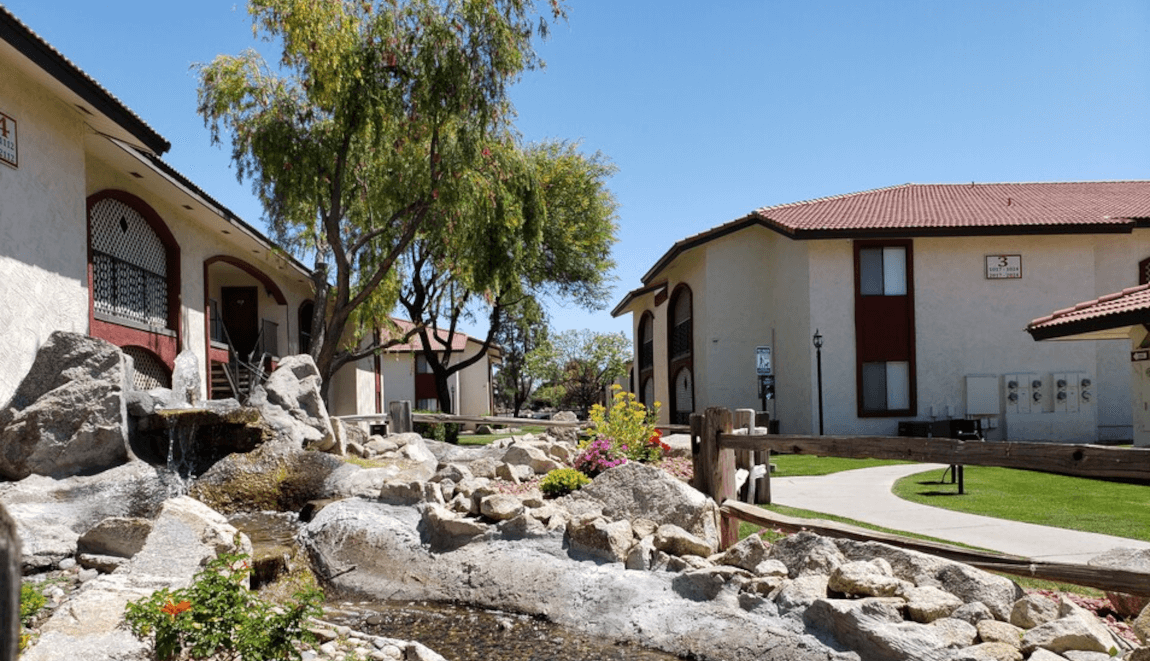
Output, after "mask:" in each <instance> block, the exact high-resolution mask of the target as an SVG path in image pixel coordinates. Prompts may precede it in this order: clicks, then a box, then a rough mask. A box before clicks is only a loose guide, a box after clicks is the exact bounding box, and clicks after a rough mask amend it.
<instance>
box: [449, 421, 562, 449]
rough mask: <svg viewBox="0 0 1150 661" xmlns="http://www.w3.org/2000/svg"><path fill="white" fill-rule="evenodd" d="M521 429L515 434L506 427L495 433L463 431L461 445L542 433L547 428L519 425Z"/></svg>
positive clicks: (480, 443) (460, 438) (486, 442)
mask: <svg viewBox="0 0 1150 661" xmlns="http://www.w3.org/2000/svg"><path fill="white" fill-rule="evenodd" d="M517 429H519V431H517V432H515V433H514V434H512V433H510V432H508V431H507V430H506V429H496V430H494V431H495V433H494V434H483V435H476V434H470V433H463V434H460V435H459V444H460V445H487V444H488V443H490V442H492V441H495V440H499V439H501V438H507V437H508V436H523V435H524V434H542V433H543V432H544V431H546V430H547V428H546V427H544V426H543V425H524V426H522V427H518V428H517Z"/></svg>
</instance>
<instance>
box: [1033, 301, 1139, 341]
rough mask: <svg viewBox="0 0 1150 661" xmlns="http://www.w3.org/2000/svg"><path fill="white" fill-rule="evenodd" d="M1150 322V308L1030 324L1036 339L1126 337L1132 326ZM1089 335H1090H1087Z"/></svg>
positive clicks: (1115, 338)
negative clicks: (1057, 321) (1037, 324)
mask: <svg viewBox="0 0 1150 661" xmlns="http://www.w3.org/2000/svg"><path fill="white" fill-rule="evenodd" d="M1144 324H1150V309H1139V310H1129V311H1126V312H1118V313H1115V314H1108V315H1103V316H1099V317H1090V318H1088V319H1079V320H1076V321H1067V322H1063V323H1052V324H1049V325H1041V326H1028V327H1027V328H1026V332H1027V333H1030V336H1031V337H1032V338H1034V340H1035V341H1042V340H1102V339H1114V340H1117V339H1125V338H1128V337H1129V332H1130V328H1132V327H1134V326H1142V325H1144ZM1088 335H1089V337H1087V336H1088Z"/></svg>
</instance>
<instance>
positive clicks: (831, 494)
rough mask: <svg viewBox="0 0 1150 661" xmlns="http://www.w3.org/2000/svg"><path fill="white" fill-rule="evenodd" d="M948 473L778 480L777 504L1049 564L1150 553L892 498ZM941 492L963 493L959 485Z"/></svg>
mask: <svg viewBox="0 0 1150 661" xmlns="http://www.w3.org/2000/svg"><path fill="white" fill-rule="evenodd" d="M943 468H945V466H941V465H936V464H900V465H895V466H879V467H876V468H861V469H858V470H851V471H844V472H841V473H834V474H832V475H823V476H818V477H772V478H771V500H772V502H774V503H775V504H778V505H787V506H790V507H798V508H801V509H807V510H813V511H816V512H823V513H826V514H834V515H837V516H842V517H847V518H850V519H854V520H856V521H865V522H866V523H870V524H873V525H876V526H882V527H884V528H890V529H892V530H904V531H907V532H913V533H918V534H920V535H929V536H931V537H935V538H938V539H944V540H949V541H953V542H961V543H963V544H969V545H970V546H977V547H979V548H984V549H991V550H994V551H1000V552H1002V553H1010V554H1013V555H1020V556H1024V557H1027V558H1031V559H1033V560H1044V561H1047V562H1072V563H1085V562H1086V561H1087V560H1089V559H1090V558H1092V557H1094V556H1096V555H1098V554H1100V553H1103V552H1105V551H1108V550H1110V549H1112V548H1117V547H1126V548H1139V549H1150V543H1147V542H1141V541H1137V540H1133V539H1125V538H1122V537H1111V536H1109V535H1099V534H1096V533H1088V532H1077V531H1074V530H1064V529H1062V528H1050V527H1047V526H1037V525H1033V524H1029V523H1018V522H1015V521H1006V520H1004V519H995V518H991V517H987V516H978V515H975V514H964V513H962V512H952V511H950V510H944V509H939V508H937V507H930V506H928V505H918V504H915V503H912V502H909V501H906V500H903V499H901V498H899V497H897V496H895V495H894V494H893V493H891V487H892V486H893V485H894V483H895V481H896V480H898V479H899V478H902V477H905V476H907V475H913V474H915V473H922V472H925V471H929V470H941V469H943ZM940 488H941V489H943V490H947V489H950V490H954V491H955V492H957V486H956V485H950V484H946V485H940Z"/></svg>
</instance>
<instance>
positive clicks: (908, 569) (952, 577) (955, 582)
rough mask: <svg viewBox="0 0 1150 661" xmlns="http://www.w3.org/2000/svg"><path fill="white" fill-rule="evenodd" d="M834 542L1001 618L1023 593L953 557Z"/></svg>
mask: <svg viewBox="0 0 1150 661" xmlns="http://www.w3.org/2000/svg"><path fill="white" fill-rule="evenodd" d="M835 544H836V546H838V548H839V550H841V551H842V553H843V555H844V556H846V557H847V558H848V559H850V560H869V559H872V558H883V559H884V560H886V561H887V562H889V563H890V565H891V568H892V570H893V572H894V575H895V576H896V577H897V578H901V579H903V580H905V581H910V582H911V583H914V584H915V585H918V586H920V587H921V586H927V585H933V586H934V587H937V588H941V589H943V590H946V591H947V592H949V593H951V594H953V595H954V596H956V597H958V598H959V599H961V600H962V601H963V602H966V603H969V602H972V601H981V602H982V603H984V604H986V606H987V607H988V608H990V612H991V613H994V616H995V618H997V619H1000V620H1006V619H1008V618H1009V616H1010V610H1011V608H1012V607H1013V605H1014V602H1015V601H1016V600H1017V599H1018V598H1020V597H1021V596H1022V588H1020V587H1018V585H1017V584H1016V583H1015V582H1014V581H1012V580H1010V579H1008V578H1005V577H1003V576H998V575H996V574H991V573H990V572H985V571H982V570H979V569H975V568H974V567H971V566H970V565H965V564H962V563H960V562H954V561H953V560H946V559H943V558H938V557H935V556H931V555H927V554H925V553H919V552H918V551H911V550H908V549H901V548H897V547H894V546H890V545H887V544H880V543H878V542H858V541H855V540H850V539H839V540H835ZM776 546H777V544H776ZM787 566H788V567H790V565H787ZM791 571H794V568H792V569H791Z"/></svg>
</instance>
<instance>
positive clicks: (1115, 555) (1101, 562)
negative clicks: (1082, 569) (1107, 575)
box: [1086, 548, 1150, 618]
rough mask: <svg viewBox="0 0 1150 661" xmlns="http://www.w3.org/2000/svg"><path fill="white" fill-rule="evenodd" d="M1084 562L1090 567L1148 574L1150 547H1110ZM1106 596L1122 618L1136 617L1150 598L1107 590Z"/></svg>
mask: <svg viewBox="0 0 1150 661" xmlns="http://www.w3.org/2000/svg"><path fill="white" fill-rule="evenodd" d="M1086 564H1088V565H1090V566H1092V567H1106V568H1108V569H1122V570H1125V571H1134V572H1141V573H1143V574H1150V549H1129V548H1118V549H1111V550H1109V551H1107V552H1106V553H1103V554H1101V555H1097V556H1095V557H1093V558H1091V559H1089V560H1087V561H1086ZM1106 598H1107V599H1109V600H1110V605H1111V606H1112V607H1113V608H1114V611H1115V612H1116V613H1118V614H1119V615H1120V616H1122V617H1124V618H1132V617H1137V616H1138V614H1139V613H1141V612H1142V610H1143V609H1145V608H1146V605H1147V604H1150V598H1147V597H1140V596H1137V595H1132V594H1127V593H1125V592H1112V591H1111V592H1107V593H1106Z"/></svg>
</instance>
